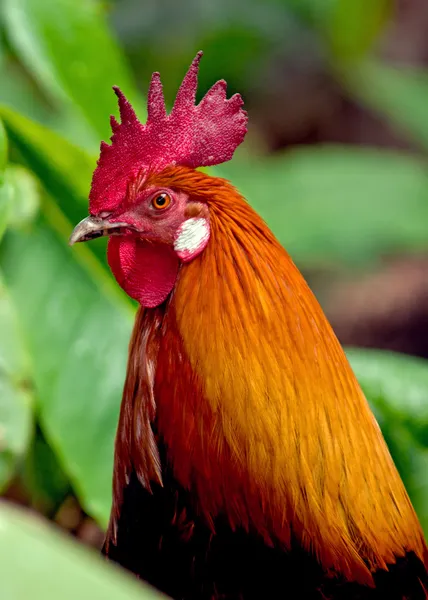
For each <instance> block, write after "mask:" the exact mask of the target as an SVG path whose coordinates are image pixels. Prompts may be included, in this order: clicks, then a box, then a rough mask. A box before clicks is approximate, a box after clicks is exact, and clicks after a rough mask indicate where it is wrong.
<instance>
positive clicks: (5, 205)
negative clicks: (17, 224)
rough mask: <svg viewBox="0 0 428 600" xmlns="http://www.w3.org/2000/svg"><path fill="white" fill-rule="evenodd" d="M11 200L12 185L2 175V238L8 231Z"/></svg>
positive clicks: (0, 227) (0, 214)
mask: <svg viewBox="0 0 428 600" xmlns="http://www.w3.org/2000/svg"><path fill="white" fill-rule="evenodd" d="M11 200H12V186H11V185H10V183H9V181H8V180H7V178H5V177H4V176H3V175H2V176H1V177H0V240H1V239H2V237H3V234H4V232H5V231H6V227H7V223H8V220H9V215H10V210H11V204H12V202H11Z"/></svg>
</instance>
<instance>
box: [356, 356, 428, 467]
mask: <svg viewBox="0 0 428 600" xmlns="http://www.w3.org/2000/svg"><path fill="white" fill-rule="evenodd" d="M347 354H348V358H349V359H350V362H351V365H352V368H353V369H354V371H355V374H356V375H357V377H358V379H359V381H360V383H361V385H362V386H363V388H364V391H365V392H366V394H367V397H368V398H374V399H379V400H378V402H380V401H381V400H382V399H383V402H384V404H385V406H386V407H387V409H388V414H390V415H391V416H392V417H393V418H394V419H396V420H397V421H400V422H401V423H402V424H403V425H405V426H406V427H407V428H408V429H409V430H410V431H411V433H412V435H413V437H414V438H415V440H417V442H418V443H419V444H421V445H422V446H424V447H425V448H427V449H428V361H426V360H424V359H421V358H415V357H412V356H406V355H402V354H398V353H394V352H386V351H381V350H358V349H351V350H348V352H347ZM427 477H428V472H427Z"/></svg>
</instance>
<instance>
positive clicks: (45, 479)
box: [19, 427, 70, 515]
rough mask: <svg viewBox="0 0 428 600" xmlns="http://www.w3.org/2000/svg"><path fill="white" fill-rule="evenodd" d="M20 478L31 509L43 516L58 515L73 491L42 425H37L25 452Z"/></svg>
mask: <svg viewBox="0 0 428 600" xmlns="http://www.w3.org/2000/svg"><path fill="white" fill-rule="evenodd" d="M19 481H20V482H21V483H22V485H23V487H24V489H25V492H26V494H27V496H28V497H29V500H30V503H31V506H32V508H35V509H36V510H37V511H38V512H41V513H42V514H44V515H53V514H55V512H56V511H57V510H58V509H59V507H60V505H61V504H62V502H63V501H64V499H65V497H66V495H67V494H69V493H70V482H69V480H68V478H67V477H66V475H65V474H64V472H63V470H62V469H61V466H60V465H59V463H58V459H57V457H56V455H55V453H54V452H53V450H52V448H51V447H50V446H49V444H48V443H47V441H46V440H45V438H44V436H43V432H42V431H41V429H40V427H37V429H36V432H35V435H34V437H33V440H32V444H31V446H30V448H29V449H28V450H27V453H26V455H25V461H24V464H23V468H22V469H21V470H20V472H19Z"/></svg>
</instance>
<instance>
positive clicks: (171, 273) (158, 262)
mask: <svg viewBox="0 0 428 600" xmlns="http://www.w3.org/2000/svg"><path fill="white" fill-rule="evenodd" d="M161 194H167V195H168V197H169V198H170V200H171V201H170V203H169V205H168V206H166V207H165V208H156V207H155V206H154V201H155V199H156V198H157V197H158V196H159V195H161ZM188 206H189V198H188V196H187V195H186V194H184V193H183V192H175V191H172V190H170V189H165V188H154V187H148V188H147V189H144V190H143V191H142V192H141V193H139V194H138V196H137V198H136V199H135V201H133V202H132V204H130V203H128V204H127V205H125V206H123V207H122V208H121V209H119V210H118V211H115V213H113V214H111V215H109V216H107V215H106V214H105V213H104V212H102V213H99V214H98V215H94V216H97V217H101V218H103V219H104V220H106V221H108V222H109V223H118V224H123V223H126V224H128V225H129V227H124V226H121V227H120V230H119V231H118V233H113V234H112V236H111V238H110V240H109V243H108V252H107V257H108V262H109V265H110V268H111V270H112V272H113V274H114V276H115V278H116V280H117V282H118V283H119V285H120V286H121V287H122V288H123V289H124V291H125V292H126V293H127V294H128V295H129V296H131V298H134V299H135V300H137V302H139V303H140V304H142V305H143V306H146V307H148V308H152V307H154V306H159V305H160V304H162V302H164V301H165V299H166V298H167V297H168V295H169V293H170V292H171V290H172V288H173V287H174V284H175V281H176V279H177V274H178V270H179V267H180V259H179V257H178V256H177V254H176V252H175V250H174V247H173V245H174V240H175V237H176V233H177V230H178V229H179V227H180V226H181V225H182V224H183V223H184V221H186V220H187V219H188V218H189V215H188V214H186V210H187V209H188ZM202 249H203V248H201V249H199V248H198V251H197V252H195V255H196V254H199V252H200V251H201V250H202Z"/></svg>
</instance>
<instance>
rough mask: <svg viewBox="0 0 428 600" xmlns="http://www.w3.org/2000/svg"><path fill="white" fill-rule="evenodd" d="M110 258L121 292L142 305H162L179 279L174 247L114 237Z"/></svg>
mask: <svg viewBox="0 0 428 600" xmlns="http://www.w3.org/2000/svg"><path fill="white" fill-rule="evenodd" d="M107 259H108V263H109V265H110V268H111V270H112V272H113V275H114V276H115V277H116V280H117V282H118V284H119V285H120V286H121V288H122V289H124V290H125V292H126V293H127V294H128V296H131V298H134V300H137V302H139V303H140V304H141V305H142V306H145V307H147V308H153V307H155V306H159V304H162V302H164V301H165V300H166V298H167V297H168V295H169V294H170V292H171V291H172V288H173V287H174V284H175V281H176V279H177V273H178V267H179V260H178V257H177V255H176V254H175V252H174V250H173V248H171V247H170V246H167V245H166V244H153V243H150V242H147V241H143V240H139V239H137V238H134V237H131V236H130V237H120V236H117V237H111V238H110V239H109V242H108V248H107Z"/></svg>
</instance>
